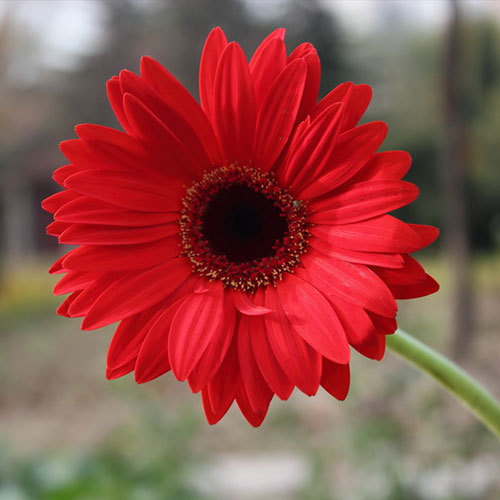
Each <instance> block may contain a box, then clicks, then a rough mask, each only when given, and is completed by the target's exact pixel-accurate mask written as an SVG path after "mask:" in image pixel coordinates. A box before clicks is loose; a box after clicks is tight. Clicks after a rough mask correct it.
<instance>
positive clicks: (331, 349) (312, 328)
mask: <svg viewBox="0 0 500 500" xmlns="http://www.w3.org/2000/svg"><path fill="white" fill-rule="evenodd" d="M277 290H278V294H279V298H280V301H281V304H282V305H283V310H284V311H285V314H286V316H287V318H288V320H289V321H290V324H291V325H292V327H293V328H294V329H295V330H296V331H297V333H298V334H299V335H300V336H301V337H302V338H303V339H304V340H305V341H306V342H307V343H308V344H309V345H310V346H311V347H313V348H314V349H316V351H318V352H319V353H320V354H321V355H322V356H324V357H326V358H328V359H330V360H331V361H335V362H336V363H342V364H344V363H347V362H348V361H349V344H348V343H347V338H346V336H345V332H344V329H343V327H342V325H341V323H340V321H339V319H338V317H337V315H336V314H335V311H334V310H333V309H332V306H331V305H330V304H329V303H328V301H327V300H326V299H325V297H324V296H323V295H322V294H321V293H320V292H319V291H318V290H317V289H316V288H314V287H313V286H312V285H311V284H310V283H308V282H307V281H304V280H303V279H300V278H298V277H297V276H295V275H293V274H287V275H286V277H285V279H284V280H283V281H282V282H281V283H280V284H279V286H278V288H277ZM266 320H267V317H266Z"/></svg>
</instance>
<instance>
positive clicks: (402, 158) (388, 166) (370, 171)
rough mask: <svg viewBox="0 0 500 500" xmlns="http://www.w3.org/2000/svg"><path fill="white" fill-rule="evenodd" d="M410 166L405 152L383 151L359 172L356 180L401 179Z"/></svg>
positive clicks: (409, 158) (409, 157)
mask: <svg viewBox="0 0 500 500" xmlns="http://www.w3.org/2000/svg"><path fill="white" fill-rule="evenodd" d="M410 166H411V156H410V154H409V153H407V152H406V151H383V152H382V153H376V154H375V155H374V156H373V158H372V159H371V160H370V161H369V162H368V163H367V164H366V165H365V166H364V167H363V168H362V169H361V170H360V172H359V174H358V176H357V180H360V181H364V180H372V181H374V180H379V179H380V180H384V179H395V180H399V179H402V178H403V177H404V176H405V175H406V173H407V172H408V170H409V169H410Z"/></svg>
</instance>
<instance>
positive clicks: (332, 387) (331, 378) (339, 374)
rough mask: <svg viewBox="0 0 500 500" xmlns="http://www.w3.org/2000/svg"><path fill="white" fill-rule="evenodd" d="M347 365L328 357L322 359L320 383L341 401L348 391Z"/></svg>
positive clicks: (348, 376) (348, 373) (348, 375)
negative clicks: (334, 361)
mask: <svg viewBox="0 0 500 500" xmlns="http://www.w3.org/2000/svg"><path fill="white" fill-rule="evenodd" d="M349 382H350V372H349V365H339V364H338V363H333V362H332V361H330V360H328V359H323V375H322V377H321V385H322V387H323V389H325V391H327V392H329V393H330V394H331V395H332V396H333V397H334V398H336V399H339V400H340V401H343V400H344V399H345V398H346V397H347V393H348V392H349Z"/></svg>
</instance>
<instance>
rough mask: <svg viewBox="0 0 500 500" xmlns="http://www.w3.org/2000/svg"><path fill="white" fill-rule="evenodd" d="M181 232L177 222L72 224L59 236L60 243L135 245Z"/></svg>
mask: <svg viewBox="0 0 500 500" xmlns="http://www.w3.org/2000/svg"><path fill="white" fill-rule="evenodd" d="M178 232H179V226H178V225H177V224H160V225H158V226H148V227H120V226H101V225H97V224H71V225H70V226H69V227H68V228H66V229H64V230H63V232H62V233H61V235H60V236H59V243H67V244H69V245H135V244H137V243H146V242H149V241H156V240H160V239H163V238H166V237H168V236H173V235H174V234H177V233H178Z"/></svg>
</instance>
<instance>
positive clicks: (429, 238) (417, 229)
mask: <svg viewBox="0 0 500 500" xmlns="http://www.w3.org/2000/svg"><path fill="white" fill-rule="evenodd" d="M408 226H410V227H411V229H412V230H413V232H414V233H416V234H417V235H418V237H419V238H420V241H421V246H420V247H419V249H420V248H424V247H426V246H428V245H430V244H431V243H434V241H436V240H437V238H438V236H439V229H438V228H437V227H434V226H425V225H423V224H408ZM410 253H411V252H410Z"/></svg>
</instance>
